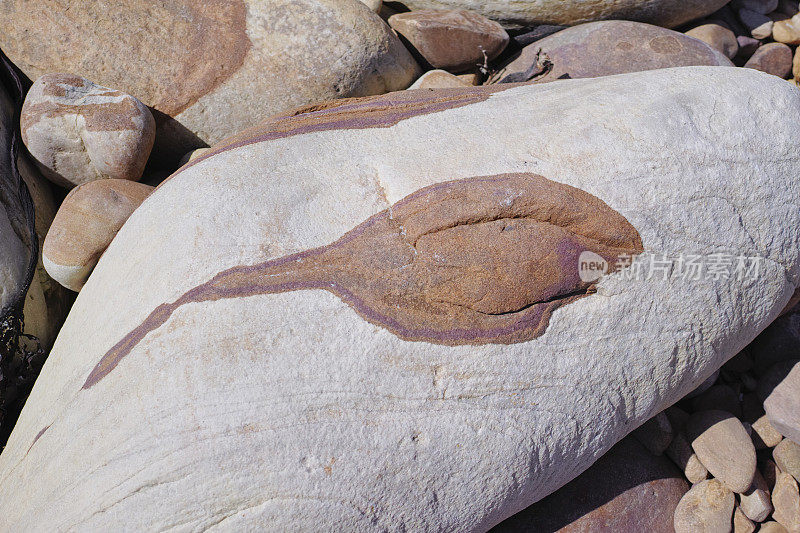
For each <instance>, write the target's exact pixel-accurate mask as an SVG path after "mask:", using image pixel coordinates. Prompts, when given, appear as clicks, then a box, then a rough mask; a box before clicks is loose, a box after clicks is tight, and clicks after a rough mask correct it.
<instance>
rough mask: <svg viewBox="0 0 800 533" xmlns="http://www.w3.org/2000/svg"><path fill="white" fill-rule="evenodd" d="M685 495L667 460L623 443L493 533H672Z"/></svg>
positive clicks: (684, 485)
mask: <svg viewBox="0 0 800 533" xmlns="http://www.w3.org/2000/svg"><path fill="white" fill-rule="evenodd" d="M687 490H689V485H688V484H687V483H686V481H685V480H684V479H683V478H682V477H681V473H680V471H678V470H677V469H676V468H675V467H674V466H673V465H672V464H671V463H670V462H669V461H668V460H666V459H664V458H661V457H654V456H653V455H651V454H650V453H649V452H648V451H647V450H646V449H645V448H644V447H643V446H642V445H641V444H639V443H637V442H636V441H635V440H633V439H631V438H627V439H624V440H622V441H621V442H619V443H618V444H617V445H616V446H614V447H613V448H611V450H609V451H608V453H606V454H605V455H604V456H603V457H601V458H600V459H599V460H598V461H597V462H596V463H595V464H593V465H592V466H591V467H590V468H589V469H588V470H587V471H586V472H584V473H583V474H581V475H580V476H578V477H577V478H576V479H574V480H572V481H571V482H569V483H567V485H565V486H564V487H562V488H560V489H559V490H557V491H556V492H554V493H553V494H551V495H550V496H548V497H547V498H545V499H543V500H541V501H539V502H537V503H535V504H533V505H532V506H530V507H528V508H527V509H525V510H524V511H521V512H519V513H517V514H516V515H514V516H512V517H511V518H509V519H508V520H505V521H504V522H502V523H501V524H499V525H498V526H497V527H495V528H494V529H493V530H492V531H493V532H494V533H506V532H508V533H512V532H520V533H521V532H527V531H560V532H561V533H577V532H582V531H615V532H619V533H625V532H631V533H637V532H640V531H648V532H652V533H660V532H664V533H672V532H673V529H672V517H673V514H674V513H675V508H676V507H677V505H678V502H679V501H680V499H681V497H683V495H684V494H685V493H686V491H687ZM633 517H635V518H633Z"/></svg>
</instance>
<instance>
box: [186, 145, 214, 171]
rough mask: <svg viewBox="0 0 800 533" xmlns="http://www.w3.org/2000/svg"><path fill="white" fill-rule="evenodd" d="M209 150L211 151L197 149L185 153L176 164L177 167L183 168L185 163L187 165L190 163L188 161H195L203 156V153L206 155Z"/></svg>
mask: <svg viewBox="0 0 800 533" xmlns="http://www.w3.org/2000/svg"><path fill="white" fill-rule="evenodd" d="M209 150H211V148H197V149H196V150H192V151H191V152H187V153H186V154H185V155H184V156H183V157H182V158H181V161H180V163H178V166H179V167H182V166H183V165H185V164H186V163H188V162H190V161H194V160H195V159H197V158H198V157H200V156H201V155H203V154H205V153H206V152H208V151H209Z"/></svg>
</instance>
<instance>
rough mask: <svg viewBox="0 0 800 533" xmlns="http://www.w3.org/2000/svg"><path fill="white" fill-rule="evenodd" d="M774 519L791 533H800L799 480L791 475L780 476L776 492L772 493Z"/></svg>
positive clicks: (776, 484) (782, 474)
mask: <svg viewBox="0 0 800 533" xmlns="http://www.w3.org/2000/svg"><path fill="white" fill-rule="evenodd" d="M772 505H773V506H774V507H775V512H774V513H773V514H772V518H774V519H775V521H776V522H778V523H779V524H780V525H782V526H783V527H785V528H786V530H787V531H788V532H789V533H797V532H800V492H799V491H798V487H797V480H795V479H794V478H793V477H792V476H790V475H789V474H785V473H781V474H778V480H777V482H776V483H775V490H773V491H772Z"/></svg>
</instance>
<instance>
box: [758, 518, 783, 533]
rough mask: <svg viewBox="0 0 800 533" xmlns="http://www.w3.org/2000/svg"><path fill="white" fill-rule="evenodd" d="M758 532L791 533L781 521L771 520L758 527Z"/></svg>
mask: <svg viewBox="0 0 800 533" xmlns="http://www.w3.org/2000/svg"><path fill="white" fill-rule="evenodd" d="M758 533H789V531H788V530H787V529H786V528H785V527H783V526H782V525H780V524H779V523H777V522H775V521H773V520H770V521H769V522H764V523H763V524H761V527H759V528H758Z"/></svg>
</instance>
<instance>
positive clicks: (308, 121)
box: [162, 83, 523, 183]
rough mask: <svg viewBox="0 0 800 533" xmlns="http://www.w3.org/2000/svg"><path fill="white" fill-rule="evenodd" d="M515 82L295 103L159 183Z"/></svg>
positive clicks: (384, 123)
mask: <svg viewBox="0 0 800 533" xmlns="http://www.w3.org/2000/svg"><path fill="white" fill-rule="evenodd" d="M520 85H523V84H521V83H516V84H515V83H509V84H504V85H492V86H486V87H465V88H463V89H461V88H456V89H429V90H418V91H397V92H394V93H389V94H383V95H379V96H365V97H361V98H347V99H342V100H331V101H328V102H322V103H320V104H314V105H310V106H304V107H300V108H297V109H294V110H292V111H290V112H288V113H286V114H281V115H278V116H275V117H271V118H269V119H267V120H265V121H264V122H262V123H261V124H259V125H257V126H253V127H252V128H248V129H246V130H244V131H242V132H240V133H238V134H236V135H234V136H232V137H228V138H227V139H226V140H224V141H222V142H220V143H218V144H216V145H215V146H214V147H212V148H211V149H210V150H208V151H207V152H206V153H204V154H203V155H202V156H200V157H198V158H196V159H194V160H192V161H190V162H189V163H187V164H185V165H184V166H182V167H181V168H180V169H178V170H177V171H175V172H174V173H173V174H172V175H171V176H170V177H169V178H167V180H165V181H164V182H162V183H165V182H166V181H168V180H170V179H172V178H173V177H175V176H176V175H178V174H180V173H181V172H183V171H184V170H186V169H188V168H190V167H192V166H194V165H196V164H198V163H200V162H201V161H204V160H206V159H208V158H209V157H213V156H215V155H217V154H220V153H222V152H227V151H228V150H233V149H236V148H240V147H242V146H248V145H251V144H256V143H260V142H265V141H271V140H274V139H283V138H286V137H291V136H293V135H302V134H304V133H312V132H318V131H330V130H345V129H365V128H388V127H390V126H394V125H395V124H397V123H399V122H400V121H402V120H406V119H409V118H413V117H417V116H421V115H428V114H431V113H438V112H440V111H446V110H448V109H456V108H459V107H463V106H467V105H470V104H476V103H479V102H483V101H486V100H488V99H489V97H490V96H491V95H492V94H494V93H497V92H501V91H504V90H506V89H512V88H514V87H518V86H520Z"/></svg>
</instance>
